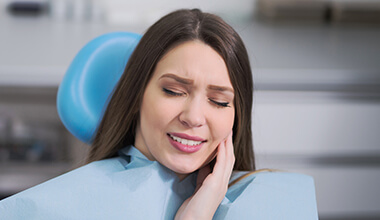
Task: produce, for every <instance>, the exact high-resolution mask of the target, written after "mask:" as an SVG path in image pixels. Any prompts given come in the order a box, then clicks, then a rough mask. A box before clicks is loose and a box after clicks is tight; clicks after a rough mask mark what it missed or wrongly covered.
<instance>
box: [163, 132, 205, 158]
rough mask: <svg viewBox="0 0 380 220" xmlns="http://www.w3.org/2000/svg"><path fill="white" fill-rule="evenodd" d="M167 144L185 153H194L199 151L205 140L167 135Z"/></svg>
mask: <svg viewBox="0 0 380 220" xmlns="http://www.w3.org/2000/svg"><path fill="white" fill-rule="evenodd" d="M167 135H168V138H169V142H170V143H171V144H172V145H173V146H174V147H175V148H176V149H177V150H180V151H182V152H185V153H194V152H196V151H198V150H200V149H201V147H202V145H203V143H205V142H207V141H206V140H204V139H202V138H199V137H193V136H188V135H186V134H174V133H170V134H169V133H168V134H167Z"/></svg>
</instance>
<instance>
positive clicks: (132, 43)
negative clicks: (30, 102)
mask: <svg viewBox="0 0 380 220" xmlns="http://www.w3.org/2000/svg"><path fill="white" fill-rule="evenodd" d="M140 38H141V35H139V34H135V33H131V32H114V33H108V34H104V35H101V36H99V37H97V38H95V39H93V40H91V41H90V42H89V43H87V44H86V45H85V46H84V47H83V48H82V49H81V50H80V51H79V52H78V54H77V55H76V56H75V58H74V59H73V61H72V62H71V65H70V67H69V68H68V70H67V72H66V74H65V76H64V78H63V80H62V82H61V84H60V86H59V89H58V94H57V109H58V115H59V117H60V118H61V121H62V123H63V124H64V126H65V127H66V128H67V129H68V130H69V131H70V132H71V133H72V134H73V135H74V136H75V137H76V138H78V139H79V140H81V141H82V142H85V143H88V144H91V142H92V140H93V138H94V133H95V131H96V128H97V126H98V124H99V123H100V120H101V118H102V115H103V112H104V110H105V108H106V106H107V104H108V101H109V100H108V99H109V98H110V95H111V94H112V92H113V89H114V87H115V85H116V83H117V82H118V80H119V78H120V76H121V75H122V73H123V71H124V68H125V65H126V63H127V61H128V59H129V57H130V55H131V54H132V52H133V50H134V48H135V47H136V46H137V43H138V42H139V40H140Z"/></svg>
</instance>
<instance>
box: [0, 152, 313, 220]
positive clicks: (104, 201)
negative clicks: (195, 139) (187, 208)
mask: <svg viewBox="0 0 380 220" xmlns="http://www.w3.org/2000/svg"><path fill="white" fill-rule="evenodd" d="M119 155H120V156H119V157H116V158H111V159H106V160H101V161H96V162H93V163H90V164H88V165H85V166H83V167H81V168H78V169H76V170H73V171H71V172H68V173H66V174H64V175H61V176H59V177H56V178H54V179H52V180H49V181H47V182H45V183H42V184H40V185H37V186H35V187H33V188H30V189H28V190H25V191H23V192H21V193H18V194H16V195H14V196H11V197H8V198H6V199H4V200H2V201H0V219H1V220H14V219H17V220H25V219H28V220H30V219H38V220H45V219H46V220H47V219H49V220H51V219H54V220H59V219H80V220H83V219H91V220H96V219H173V218H174V216H175V214H176V212H177V210H178V208H179V207H180V206H181V204H182V203H183V201H184V200H185V199H187V198H188V197H189V196H191V195H192V194H193V192H194V189H195V182H196V175H197V174H196V173H194V174H192V175H189V176H188V177H186V178H185V179H184V180H182V181H179V179H178V177H177V176H176V175H175V173H173V172H172V171H171V170H169V169H167V168H166V167H164V166H162V165H161V164H160V163H158V162H156V161H149V160H148V159H147V158H146V157H145V156H144V155H143V154H142V153H141V152H139V151H138V150H137V149H136V148H135V147H133V146H129V147H126V148H124V149H122V150H121V151H120V152H119ZM243 174H244V172H235V173H234V174H233V176H232V178H231V180H233V179H236V178H237V177H239V176H241V175H243ZM214 219H254V220H271V219H273V220H278V219H283V220H286V219H289V220H298V219H299V220H314V219H318V214H317V206H316V198H315V190H314V182H313V179H312V178H311V177H309V176H305V175H301V174H294V173H283V172H262V173H257V174H253V175H251V176H249V177H247V178H245V179H243V180H241V181H239V182H238V183H236V184H235V185H233V186H231V187H230V188H229V189H228V192H227V194H226V196H225V198H224V199H223V201H222V203H221V204H220V206H219V208H218V209H217V211H216V213H215V215H214Z"/></svg>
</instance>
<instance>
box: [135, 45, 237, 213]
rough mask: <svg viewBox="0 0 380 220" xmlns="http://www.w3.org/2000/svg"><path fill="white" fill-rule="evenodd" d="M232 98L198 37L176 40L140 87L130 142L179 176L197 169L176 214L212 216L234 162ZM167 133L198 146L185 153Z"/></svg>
mask: <svg viewBox="0 0 380 220" xmlns="http://www.w3.org/2000/svg"><path fill="white" fill-rule="evenodd" d="M233 100H234V90H233V87H232V85H231V82H230V79H229V74H228V71H227V67H226V65H225V62H224V60H223V59H222V57H221V56H220V55H219V54H218V53H217V52H215V51H214V50H213V49H212V48H211V47H210V46H208V45H206V44H204V43H203V42H200V41H189V42H185V43H183V44H180V45H178V46H177V47H175V48H173V49H172V50H170V51H169V52H168V53H167V54H166V55H165V56H164V57H163V58H162V59H161V60H160V61H159V62H158V63H157V66H156V68H155V71H154V73H153V76H152V78H151V79H150V81H149V83H148V85H147V87H146V89H145V92H144V97H143V101H142V105H141V108H140V121H139V123H138V125H137V128H136V139H135V147H136V148H137V149H139V150H140V151H141V152H142V153H143V154H144V155H145V156H146V157H147V158H148V159H149V160H155V161H158V162H160V163H161V164H162V165H164V166H166V167H167V168H169V169H171V170H172V171H173V172H175V173H176V174H177V176H178V177H179V179H183V178H185V177H186V176H187V175H189V174H190V173H192V172H194V171H196V170H199V173H198V179H197V187H196V190H195V192H194V194H193V195H192V196H191V197H190V198H188V199H187V200H186V201H185V202H184V203H183V204H182V206H181V207H180V208H179V210H178V212H177V214H176V219H212V217H213V215H214V213H215V211H216V209H217V208H218V206H219V204H220V203H221V201H222V200H223V198H224V196H225V194H226V192H227V188H228V182H229V179H230V176H231V173H232V169H233V165H234V162H235V157H234V153H233V152H234V151H233V144H232V126H233V123H234V116H235V106H234V102H233ZM172 135H174V136H176V137H179V138H182V139H186V142H187V141H188V140H189V141H195V142H202V143H201V145H202V147H201V148H200V149H199V150H197V151H195V152H185V151H183V150H181V149H178V147H175V145H176V144H174V145H173V138H172ZM195 142H194V143H193V144H195V145H198V144H199V143H195ZM187 143H188V142H187ZM215 157H216V163H215V166H214V169H213V170H212V171H211V168H210V166H209V163H210V161H211V160H212V159H214V158H215Z"/></svg>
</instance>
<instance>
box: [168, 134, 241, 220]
mask: <svg viewBox="0 0 380 220" xmlns="http://www.w3.org/2000/svg"><path fill="white" fill-rule="evenodd" d="M234 163H235V155H234V149H233V144H232V132H231V133H230V134H229V135H228V137H227V138H226V139H225V140H224V141H222V142H221V143H220V144H219V146H218V153H217V156H216V163H215V166H214V169H213V171H212V172H211V167H210V165H209V164H208V165H206V166H204V167H202V168H201V169H199V171H198V177H197V187H196V189H195V192H194V194H193V195H192V196H191V197H189V198H188V199H187V200H185V202H184V203H183V204H182V205H181V207H180V208H179V209H178V211H177V214H176V216H175V219H212V217H213V216H214V214H215V212H216V209H217V208H218V206H219V204H220V203H221V202H222V200H223V198H224V196H225V195H226V193H227V189H228V182H229V180H230V177H231V173H232V169H233V167H234Z"/></svg>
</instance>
